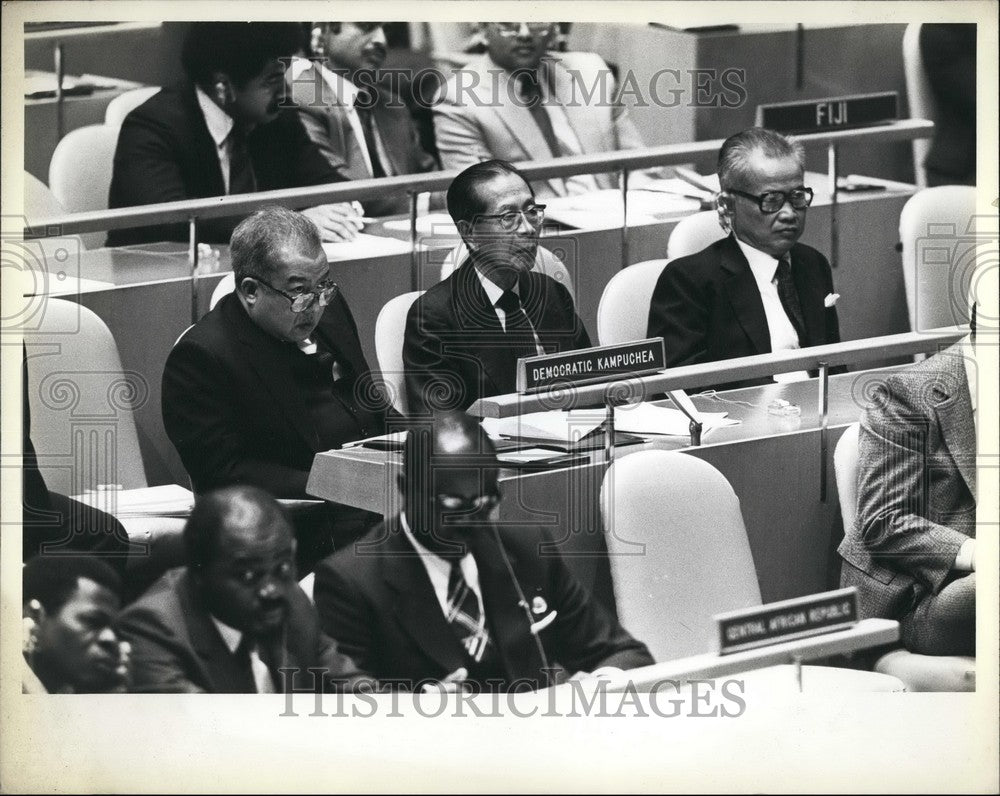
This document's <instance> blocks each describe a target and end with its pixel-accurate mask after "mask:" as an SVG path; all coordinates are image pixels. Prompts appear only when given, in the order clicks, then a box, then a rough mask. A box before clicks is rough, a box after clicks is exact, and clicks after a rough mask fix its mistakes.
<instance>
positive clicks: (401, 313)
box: [375, 290, 424, 415]
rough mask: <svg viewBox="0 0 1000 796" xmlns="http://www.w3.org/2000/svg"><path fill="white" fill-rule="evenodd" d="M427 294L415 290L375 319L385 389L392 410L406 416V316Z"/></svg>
mask: <svg viewBox="0 0 1000 796" xmlns="http://www.w3.org/2000/svg"><path fill="white" fill-rule="evenodd" d="M423 293H424V291H422V290H414V291H413V292H412V293H404V294H403V295H401V296H396V297H395V298H392V299H389V301H387V302H386V304H385V306H383V307H382V309H381V310H379V313H378V318H376V319H375V356H376V357H377V358H378V367H379V370H381V371H382V381H383V383H384V389H385V391H386V393H387V394H388V395H389V398H390V399H391V400H392V406H393V408H394V409H395V410H396V411H397V412H399V413H400V414H402V415H406V414H407V408H408V407H407V402H406V380H405V379H404V378H403V331H404V330H405V328H406V314H407V313H408V312H409V311H410V307H411V306H413V302H414V301H416V300H417V299H418V298H420V296H422V295H423Z"/></svg>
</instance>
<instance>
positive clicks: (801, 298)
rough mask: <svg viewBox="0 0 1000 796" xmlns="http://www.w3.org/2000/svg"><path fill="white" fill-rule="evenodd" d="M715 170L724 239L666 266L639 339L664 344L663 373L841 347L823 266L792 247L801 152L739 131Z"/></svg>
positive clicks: (803, 206) (806, 199) (798, 230)
mask: <svg viewBox="0 0 1000 796" xmlns="http://www.w3.org/2000/svg"><path fill="white" fill-rule="evenodd" d="M718 172H719V182H720V184H721V187H722V192H721V193H720V194H719V196H718V200H717V202H718V211H719V219H720V223H721V224H722V227H723V229H725V230H727V231H728V232H729V233H730V234H729V236H728V237H726V238H724V239H722V240H720V241H717V242H715V243H713V244H712V245H710V246H708V247H706V248H705V249H703V250H702V251H700V252H698V253H696V254H692V255H690V256H688V257H679V258H678V259H676V260H674V261H673V262H670V263H668V264H667V265H666V267H665V268H664V269H663V273H661V274H660V278H659V279H658V280H657V283H656V288H655V290H654V291H653V297H652V301H651V304H650V309H649V325H648V335H649V336H650V337H662V338H663V340H664V345H665V347H666V354H667V366H668V367H674V366H681V365H694V364H696V363H700V362H714V361H716V360H720V359H730V358H733V357H745V356H751V355H753V354H766V353H769V352H771V351H785V350H789V349H796V348H806V347H808V346H816V345H825V344H827V343H838V342H840V326H839V323H838V320H837V310H836V307H835V302H836V299H837V295H836V294H835V293H834V290H833V276H832V274H831V271H830V263H829V262H827V260H826V258H825V257H824V256H823V255H822V254H820V253H819V252H818V251H816V250H815V249H813V248H811V247H809V246H806V245H804V244H801V243H799V242H798V240H799V238H800V237H801V236H802V233H803V231H804V230H805V225H806V210H807V209H808V207H809V205H810V204H811V203H812V198H813V192H812V189H811V188H809V187H807V186H806V185H805V184H804V182H803V180H804V176H805V156H804V154H803V152H802V147H801V145H799V144H797V143H795V142H793V141H791V140H789V139H787V138H785V137H784V136H782V135H780V134H778V133H775V132H773V131H771V130H764V129H762V128H756V127H755V128H751V129H749V130H744V131H743V132H741V133H737V134H736V135H733V136H730V137H729V138H727V139H726V141H725V142H723V144H722V148H721V149H720V150H719V165H718ZM805 375H806V374H805V373H804V372H802V373H794V374H781V375H779V376H777V377H775V380H792V379H795V378H802V377H804V376H805ZM765 381H767V382H769V381H770V379H766V380H765ZM753 383H760V382H744V383H741V384H740V385H739V386H748V385H750V384H753ZM719 386H720V387H723V386H726V387H729V386H737V385H736V384H730V385H719Z"/></svg>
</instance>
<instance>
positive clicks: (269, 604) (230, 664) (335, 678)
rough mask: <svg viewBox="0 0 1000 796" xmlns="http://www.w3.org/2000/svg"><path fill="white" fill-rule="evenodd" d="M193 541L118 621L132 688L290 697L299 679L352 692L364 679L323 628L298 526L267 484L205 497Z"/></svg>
mask: <svg viewBox="0 0 1000 796" xmlns="http://www.w3.org/2000/svg"><path fill="white" fill-rule="evenodd" d="M184 544H185V548H186V552H187V566H186V567H181V568H178V569H174V570H171V571H170V572H168V573H167V574H165V575H164V576H163V577H162V578H161V579H160V580H159V581H157V582H156V583H155V584H154V585H153V586H152V587H151V588H150V589H149V591H147V592H146V593H145V594H144V595H143V596H142V597H141V598H140V599H139V600H138V601H136V602H135V603H133V604H132V605H130V606H129V607H128V608H127V609H126V610H125V611H124V612H122V614H121V616H120V617H119V621H118V625H117V626H118V630H119V632H120V633H121V635H122V636H123V637H124V638H125V639H127V640H128V641H129V642H130V643H131V644H132V684H131V688H130V690H132V691H140V692H158V693H191V692H209V693H274V692H278V693H281V692H285V693H288V692H290V691H291V690H292V687H293V685H294V687H295V689H297V690H306V689H314V690H317V691H319V690H337V689H350V688H352V687H354V686H355V685H356V684H357V683H359V682H360V681H361V680H362V679H364V678H363V675H362V673H361V672H360V671H359V670H358V668H357V667H356V666H355V665H354V662H353V661H351V660H350V659H349V658H347V657H345V656H344V655H342V654H340V653H339V652H338V651H337V646H336V644H335V643H334V642H333V640H332V639H330V638H328V637H327V636H326V635H324V633H323V632H322V631H321V630H320V628H319V624H318V622H317V617H316V611H315V609H314V608H313V606H312V604H311V603H310V602H309V598H308V597H307V596H306V595H305V593H304V592H303V591H302V589H301V588H300V587H299V585H298V584H297V583H296V582H295V564H294V560H293V559H294V549H295V541H294V540H293V538H292V533H291V528H290V526H289V524H288V521H287V520H286V519H285V517H284V515H283V514H282V512H281V509H280V507H279V506H278V504H277V503H275V501H274V500H273V499H272V498H270V497H269V496H268V495H267V494H266V493H265V492H264V491H263V490H260V489H257V488H255V487H231V488H229V489H224V490H220V491H218V492H214V493H212V494H210V495H205V496H202V497H201V498H199V499H198V501H197V503H196V504H195V507H194V510H193V511H192V512H191V516H190V517H189V518H188V522H187V525H186V526H185V528H184ZM310 667H312V668H314V669H316V668H319V669H323V670H324V671H323V672H310V671H306V670H307V669H308V668H310ZM282 669H285V670H286V671H281V670H282ZM289 669H290V670H293V671H287V670H289Z"/></svg>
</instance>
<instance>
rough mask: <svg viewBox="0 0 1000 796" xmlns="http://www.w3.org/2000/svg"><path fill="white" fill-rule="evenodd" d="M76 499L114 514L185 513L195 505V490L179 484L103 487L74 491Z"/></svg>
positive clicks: (175, 515) (125, 515) (168, 514)
mask: <svg viewBox="0 0 1000 796" xmlns="http://www.w3.org/2000/svg"><path fill="white" fill-rule="evenodd" d="M74 500H79V501H80V502H81V503H86V504H87V505H88V506H93V507H94V508H98V509H101V511H106V512H107V513H108V514H113V515H114V516H115V517H118V518H122V517H186V516H187V515H188V514H190V513H191V509H192V508H193V507H194V494H192V492H191V490H190V489H185V488H184V487H182V486H179V485H178V484H166V485H164V486H150V487H145V488H143V489H100V490H91V491H89V492H84V493H83V494H82V495H74Z"/></svg>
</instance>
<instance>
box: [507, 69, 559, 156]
mask: <svg viewBox="0 0 1000 796" xmlns="http://www.w3.org/2000/svg"><path fill="white" fill-rule="evenodd" d="M517 87H518V94H519V95H520V97H521V102H523V103H524V104H525V105H526V106H527V108H528V111H529V113H531V117H532V118H533V119H534V120H535V124H537V125H538V129H539V130H540V131H541V133H542V138H544V139H545V143H546V144H548V147H549V151H550V152H551V154H552V157H555V158H557V157H560V156H561V155H562V154H563V152H562V148H561V147H560V146H559V139H558V138H556V133H555V130H553V129H552V120H551V119H550V118H549V112H548V111H547V110H545V106H544V105H542V90H541V87H540V86H539V85H538V79H537V78H533V77H532V76H531V75H520V76H519V77H518V82H517ZM534 157H536V158H539V157H540V155H539V154H537V153H536V154H534Z"/></svg>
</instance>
